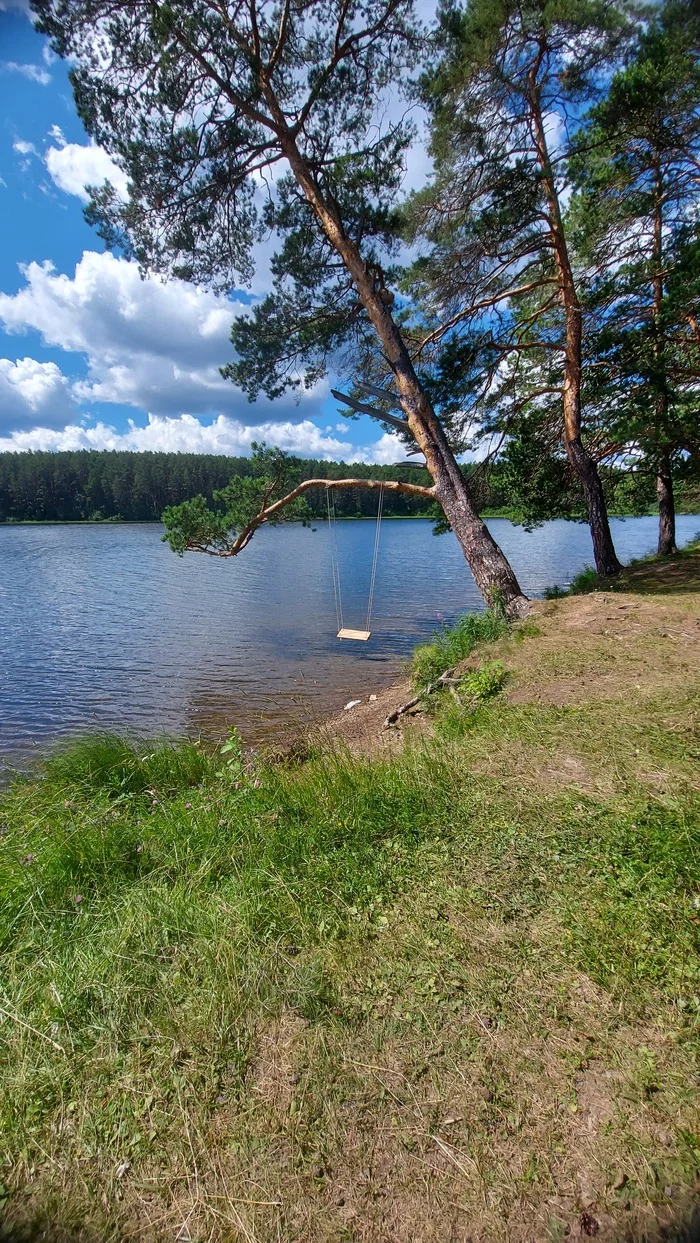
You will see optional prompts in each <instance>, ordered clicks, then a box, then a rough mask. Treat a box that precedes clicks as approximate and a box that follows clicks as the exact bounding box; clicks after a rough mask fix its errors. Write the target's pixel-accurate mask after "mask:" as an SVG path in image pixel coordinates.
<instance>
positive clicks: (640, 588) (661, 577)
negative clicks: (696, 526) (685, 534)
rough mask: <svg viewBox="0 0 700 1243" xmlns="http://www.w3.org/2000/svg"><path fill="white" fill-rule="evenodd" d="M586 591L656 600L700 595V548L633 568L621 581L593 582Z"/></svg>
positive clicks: (696, 547) (598, 580)
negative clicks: (635, 594) (612, 592)
mask: <svg viewBox="0 0 700 1243" xmlns="http://www.w3.org/2000/svg"><path fill="white" fill-rule="evenodd" d="M586 590H588V591H630V592H632V593H639V594H640V595H655V596H663V595H666V596H669V595H678V594H685V593H688V594H691V593H696V592H699V593H700V544H698V543H694V544H693V545H692V546H691V547H690V548H686V549H683V550H681V552H679V553H675V554H674V555H673V556H672V557H654V558H650V559H649V560H648V561H640V562H638V563H637V564H636V565H630V566H628V567H627V568H626V569H624V570H623V571H622V574H621V575H620V576H619V578H599V579H594V580H592V581H591V582H590V584H587V585H586Z"/></svg>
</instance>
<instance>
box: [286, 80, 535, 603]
mask: <svg viewBox="0 0 700 1243" xmlns="http://www.w3.org/2000/svg"><path fill="white" fill-rule="evenodd" d="M268 102H269V103H270V106H271V107H273V108H274V107H276V101H274V100H273V99H272V98H269V99H268ZM277 119H278V123H279V125H280V128H283V127H284V129H285V131H286V132H285V133H284V137H283V138H282V140H281V142H282V148H283V151H284V154H285V156H286V158H287V160H288V161H289V166H290V168H291V170H292V172H293V174H294V176H295V178H296V180H297V182H298V184H299V186H300V187H301V189H302V190H303V192H304V194H305V196H306V199H307V201H308V203H309V204H310V206H311V208H312V210H313V211H314V213H315V215H316V218H317V220H318V221H319V224H320V225H321V228H322V229H323V231H324V233H325V235H326V237H327V238H328V240H329V242H330V243H331V245H332V246H333V248H334V249H335V251H336V252H337V254H338V255H339V256H340V258H341V259H342V261H343V263H344V264H345V267H346V268H347V270H348V272H349V273H350V276H351V277H352V280H353V282H354V284H355V288H356V289H357V292H358V295H359V298H360V301H361V303H362V305H363V306H364V308H365V310H366V312H367V314H368V316H369V318H370V320H371V322H372V325H373V327H374V329H375V331H376V333H377V336H378V337H379V340H380V341H381V344H382V349H383V352H384V355H385V357H386V359H387V362H388V364H389V366H390V368H391V371H392V373H393V376H394V381H395V384H396V388H397V390H398V395H399V399H400V401H401V406H402V409H403V412H404V414H405V416H406V421H407V423H408V426H409V428H410V431H411V434H412V436H413V437H414V439H415V441H416V444H417V445H418V447H419V448H420V450H421V451H422V452H423V453H424V455H425V462H426V466H427V468H428V471H429V473H430V475H431V476H432V478H433V480H434V483H435V496H436V499H437V500H438V501H439V503H440V505H441V506H442V508H443V510H444V513H445V517H446V518H447V520H448V522H449V524H450V526H451V527H452V530H453V531H454V533H455V535H456V537H457V539H458V541H459V544H460V546H461V548H462V551H463V553H464V556H465V558H466V560H467V563H468V565H469V568H470V570H471V572H472V574H473V575H474V579H475V581H476V585H477V587H478V588H479V590H480V592H481V594H482V595H483V597H484V599H485V600H486V602H487V604H489V605H493V604H496V603H500V604H501V605H502V607H503V608H504V609H505V611H506V613H507V614H508V615H509V616H511V617H515V616H518V615H520V614H522V613H524V612H525V611H526V609H527V597H526V596H525V595H524V594H523V591H522V590H521V587H520V584H519V583H518V580H517V578H516V577H515V574H514V573H513V569H512V567H511V565H510V563H509V561H508V559H507V558H506V556H505V555H504V553H503V552H502V550H501V549H500V548H499V546H498V544H497V543H496V541H495V540H494V538H493V536H492V535H491V533H490V531H489V529H488V527H487V526H486V523H485V522H484V521H483V519H482V518H480V517H479V514H478V513H477V510H476V506H475V504H474V501H473V499H472V496H471V493H470V491H469V486H468V484H467V481H466V479H465V478H464V475H463V474H462V471H461V470H460V467H459V464H458V462H457V460H456V458H455V456H454V453H453V452H452V449H451V448H450V445H449V442H448V440H447V437H446V435H445V431H444V428H443V427H442V424H441V423H440V421H439V420H438V419H437V417H436V415H435V411H434V410H433V407H432V405H431V403H430V401H429V399H428V397H427V395H426V393H425V390H424V389H423V386H422V384H421V382H420V380H419V379H418V376H417V374H416V371H415V368H414V366H413V363H412V361H411V357H410V355H409V353H408V350H407V349H406V346H405V344H404V341H403V338H402V336H401V333H400V331H399V329H398V327H397V325H396V323H395V321H394V318H393V316H392V314H391V312H390V310H389V308H388V307H387V305H386V303H385V301H384V300H383V299H382V297H381V291H380V290H378V289H377V287H376V284H375V278H374V275H373V274H372V273H371V272H370V271H369V270H368V268H367V265H366V263H365V261H364V259H363V258H362V254H361V252H360V250H359V247H358V246H357V245H356V243H355V242H354V241H353V240H352V239H351V238H349V237H348V236H347V234H346V232H345V230H344V228H343V224H342V220H341V219H340V216H339V214H338V212H337V211H336V210H335V208H334V207H333V206H331V205H330V204H328V203H327V202H326V201H325V200H324V198H323V196H322V194H321V192H320V190H319V187H318V184H317V182H316V181H315V179H314V178H313V176H312V174H311V172H310V170H309V168H308V166H307V164H306V162H305V160H304V159H303V157H302V155H301V153H300V151H299V148H298V147H297V144H296V141H295V139H294V136H293V135H292V133H291V131H290V130H289V129H287V128H286V122H285V120H284V117H283V115H282V114H281V112H280V113H279V116H278V118H277Z"/></svg>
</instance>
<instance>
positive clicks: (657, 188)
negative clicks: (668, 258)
mask: <svg viewBox="0 0 700 1243" xmlns="http://www.w3.org/2000/svg"><path fill="white" fill-rule="evenodd" d="M663 203H664V183H663V173H662V170H661V160H660V158H659V157H658V155H657V158H656V161H655V165H654V246H653V264H654V356H655V363H656V377H655V378H656V383H657V384H658V385H659V392H658V395H657V398H656V411H655V413H656V428H655V431H656V435H657V436H658V437H659V438H663V436H664V433H665V432H666V426H665V425H666V420H667V414H668V388H667V382H666V358H665V349H664V342H663V338H662V335H661V312H662V310H663V301H664V278H663V225H664V217H663ZM656 495H657V497H658V500H659V550H658V551H659V556H660V557H667V556H668V555H669V554H670V553H672V552H675V551H676V506H675V502H674V499H673V479H672V477H671V457H670V454H669V451H668V447H666V448H664V450H663V451H662V452H661V453H660V455H659V460H658V462H657V468H656Z"/></svg>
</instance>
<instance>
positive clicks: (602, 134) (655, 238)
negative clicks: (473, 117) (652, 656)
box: [571, 0, 700, 554]
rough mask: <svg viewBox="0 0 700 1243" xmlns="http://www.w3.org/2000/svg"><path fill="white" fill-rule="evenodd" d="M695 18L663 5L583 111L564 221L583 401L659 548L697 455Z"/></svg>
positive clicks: (699, 134) (699, 89) (699, 153)
mask: <svg viewBox="0 0 700 1243" xmlns="http://www.w3.org/2000/svg"><path fill="white" fill-rule="evenodd" d="M699 36H700V19H698V16H697V11H696V6H695V5H693V4H691V3H686V2H683V0H681V2H679V0H671V3H669V4H667V5H666V6H665V8H664V9H663V10H662V11H661V13H660V14H659V15H658V16H657V18H656V20H655V21H654V22H653V23H652V24H651V25H650V26H649V27H648V29H646V30H645V31H644V33H643V34H642V36H641V39H640V42H639V47H638V49H637V51H636V55H635V57H634V59H633V60H632V61H631V63H630V64H629V65H628V66H627V67H626V68H625V69H624V71H622V72H620V73H618V74H617V75H616V76H615V78H614V79H613V81H612V83H611V86H610V90H609V92H608V95H607V97H606V99H605V100H604V101H603V102H602V103H601V104H599V105H598V106H597V107H596V108H594V109H593V110H592V111H591V112H590V114H589V116H588V117H587V119H586V123H585V126H584V141H583V142H582V144H581V153H580V154H579V155H578V156H577V158H576V159H575V160H574V161H573V170H574V173H575V177H576V181H577V185H578V192H577V194H576V196H575V198H574V200H573V202H572V207H571V217H572V225H573V226H574V228H575V233H576V236H577V242H578V245H579V249H580V252H581V255H582V257H583V259H584V261H585V262H586V263H587V265H588V269H589V273H590V278H589V282H588V287H589V296H588V299H587V302H588V306H587V316H586V319H587V322H588V325H589V327H588V334H587V335H588V336H589V338H590V340H589V342H588V353H589V355H590V358H591V363H592V366H591V368H590V380H589V383H588V388H589V390H590V398H589V400H590V403H591V404H592V405H593V404H597V405H598V406H599V407H600V408H601V410H602V411H603V416H602V417H603V420H604V423H605V426H606V429H607V431H608V435H609V437H610V439H611V440H612V442H613V444H614V445H615V449H616V451H617V452H618V453H621V452H623V453H627V454H630V453H633V454H635V455H637V456H638V455H639V454H641V455H643V463H642V467H641V468H642V469H644V468H645V465H646V464H649V466H650V468H651V470H653V472H654V474H655V476H656V490H657V497H658V502H659V544H658V549H659V552H660V553H662V554H663V553H670V552H672V551H673V550H674V548H675V542H676V540H675V505H674V495H673V481H672V475H673V470H674V465H675V466H678V465H682V459H683V457H684V456H686V455H687V454H688V453H695V454H697V453H698V430H697V426H698V418H697V396H696V394H697V383H698V378H699V376H700V334H698V329H697V318H696V317H697V305H698V301H697V299H698V293H699V292H700V282H699V280H698V276H700V265H699V264H698V257H699V252H698V247H697V228H698V220H699V219H700V178H699V177H698V169H699V168H700V53H699V51H698V48H699Z"/></svg>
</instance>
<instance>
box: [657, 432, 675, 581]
mask: <svg viewBox="0 0 700 1243" xmlns="http://www.w3.org/2000/svg"><path fill="white" fill-rule="evenodd" d="M656 495H657V497H658V498H659V556H660V557H668V556H670V554H671V553H673V552H675V551H676V506H675V502H674V499H673V478H672V475H671V461H670V458H669V455H668V453H664V454H663V455H662V457H661V458H660V460H659V465H658V473H657V476H656Z"/></svg>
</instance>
